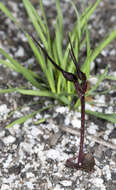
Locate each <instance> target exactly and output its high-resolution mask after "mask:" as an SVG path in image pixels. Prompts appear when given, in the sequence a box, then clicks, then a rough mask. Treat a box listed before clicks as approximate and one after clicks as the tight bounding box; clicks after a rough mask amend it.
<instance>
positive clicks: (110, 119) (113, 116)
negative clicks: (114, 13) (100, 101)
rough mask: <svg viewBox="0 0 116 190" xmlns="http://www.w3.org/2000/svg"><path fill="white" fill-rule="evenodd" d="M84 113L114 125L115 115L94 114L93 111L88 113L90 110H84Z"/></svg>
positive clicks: (115, 121)
mask: <svg viewBox="0 0 116 190" xmlns="http://www.w3.org/2000/svg"><path fill="white" fill-rule="evenodd" d="M86 113H88V114H91V115H94V116H96V117H99V118H101V119H105V120H107V121H110V122H112V123H116V113H112V114H104V113H100V112H94V111H90V110H86Z"/></svg>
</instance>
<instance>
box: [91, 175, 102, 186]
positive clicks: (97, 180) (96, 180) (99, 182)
mask: <svg viewBox="0 0 116 190" xmlns="http://www.w3.org/2000/svg"><path fill="white" fill-rule="evenodd" d="M90 182H92V183H93V184H94V185H95V186H96V187H102V185H103V179H101V178H98V177H96V178H92V179H90Z"/></svg>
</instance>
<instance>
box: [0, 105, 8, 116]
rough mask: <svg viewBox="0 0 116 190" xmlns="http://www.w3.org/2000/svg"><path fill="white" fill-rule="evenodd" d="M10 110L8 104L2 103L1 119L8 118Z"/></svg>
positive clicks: (0, 108)
mask: <svg viewBox="0 0 116 190" xmlns="http://www.w3.org/2000/svg"><path fill="white" fill-rule="evenodd" d="M9 111H10V110H9V109H8V108H7V105H6V104H2V105H1V106H0V120H3V119H6V118H7V115H8V113H9Z"/></svg>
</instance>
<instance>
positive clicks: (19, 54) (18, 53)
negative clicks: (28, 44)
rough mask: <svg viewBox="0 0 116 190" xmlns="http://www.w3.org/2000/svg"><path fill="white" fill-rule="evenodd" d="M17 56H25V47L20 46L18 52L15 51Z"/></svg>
mask: <svg viewBox="0 0 116 190" xmlns="http://www.w3.org/2000/svg"><path fill="white" fill-rule="evenodd" d="M15 56H16V57H23V56H24V49H23V47H21V46H20V47H19V49H18V50H17V51H16V53H15Z"/></svg>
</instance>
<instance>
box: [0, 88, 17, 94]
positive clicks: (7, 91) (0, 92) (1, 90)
mask: <svg viewBox="0 0 116 190" xmlns="http://www.w3.org/2000/svg"><path fill="white" fill-rule="evenodd" d="M12 92H16V88H8V89H0V94H6V93H12Z"/></svg>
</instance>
